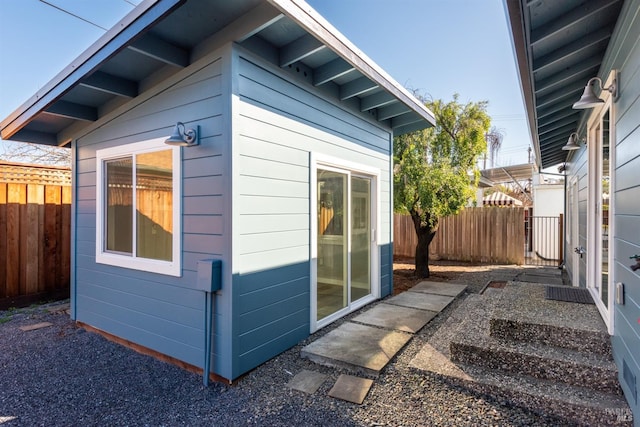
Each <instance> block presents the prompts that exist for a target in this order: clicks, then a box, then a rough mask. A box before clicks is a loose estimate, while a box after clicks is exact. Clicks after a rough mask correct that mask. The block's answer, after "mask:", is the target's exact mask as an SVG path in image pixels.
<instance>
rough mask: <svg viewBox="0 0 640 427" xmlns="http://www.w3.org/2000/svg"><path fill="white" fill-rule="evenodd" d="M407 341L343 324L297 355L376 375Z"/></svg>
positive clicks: (396, 335)
mask: <svg viewBox="0 0 640 427" xmlns="http://www.w3.org/2000/svg"><path fill="white" fill-rule="evenodd" d="M410 339H411V335H409V334H406V333H403V332H396V331H389V330H384V329H379V328H374V327H372V326H366V325H359V324H356V323H351V322H345V323H343V324H342V325H340V326H339V327H337V328H336V329H334V330H333V331H331V332H329V333H328V334H326V335H325V336H323V337H322V338H319V339H317V340H316V341H314V342H312V343H311V344H309V345H307V346H306V347H304V348H303V349H302V351H301V352H300V354H301V356H302V357H306V358H308V359H311V360H312V361H314V362H316V363H319V364H321V365H327V366H336V365H338V366H343V367H345V368H347V369H350V370H355V371H362V372H365V373H367V374H372V375H377V374H378V373H379V372H380V370H382V368H384V367H385V366H386V365H387V363H389V361H390V360H391V359H392V358H393V356H394V355H395V354H396V353H397V352H398V351H400V349H401V348H402V347H404V345H405V344H406V343H407V342H408V341H409V340H410Z"/></svg>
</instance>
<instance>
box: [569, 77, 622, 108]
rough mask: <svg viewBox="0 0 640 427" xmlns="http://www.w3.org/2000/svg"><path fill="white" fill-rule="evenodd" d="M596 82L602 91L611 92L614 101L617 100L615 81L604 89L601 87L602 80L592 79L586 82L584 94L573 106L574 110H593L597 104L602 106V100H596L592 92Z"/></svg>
mask: <svg viewBox="0 0 640 427" xmlns="http://www.w3.org/2000/svg"><path fill="white" fill-rule="evenodd" d="M596 82H599V83H600V87H601V88H602V90H608V91H609V92H611V94H612V95H613V100H614V101H615V100H616V99H617V98H618V81H617V79H613V81H612V82H611V84H610V85H609V86H608V87H604V86H603V85H602V79H601V78H600V77H593V78H592V79H589V81H588V82H587V85H586V86H585V87H584V92H583V93H582V96H581V97H580V99H579V100H578V102H576V103H575V104H573V109H574V110H583V109H585V108H593V107H595V106H597V105H599V104H604V100H603V99H600V98H598V97H597V96H596V94H595V93H594V92H593V87H594V86H595V83H596Z"/></svg>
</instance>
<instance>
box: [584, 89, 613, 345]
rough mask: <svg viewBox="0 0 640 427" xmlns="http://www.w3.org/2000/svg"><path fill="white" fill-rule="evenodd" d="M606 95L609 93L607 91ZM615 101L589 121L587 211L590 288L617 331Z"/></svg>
mask: <svg viewBox="0 0 640 427" xmlns="http://www.w3.org/2000/svg"><path fill="white" fill-rule="evenodd" d="M603 93H605V91H603ZM611 123H612V118H611V99H610V98H609V99H608V100H607V102H606V103H605V104H603V106H602V107H601V108H597V109H595V110H594V112H593V113H592V116H591V118H590V120H589V127H588V129H589V133H588V141H587V142H588V150H589V200H588V212H587V223H588V232H587V243H588V248H587V255H588V259H587V270H588V272H587V288H588V289H589V290H590V291H591V296H592V297H593V299H594V301H595V303H596V306H597V307H598V310H599V311H600V314H601V315H602V318H603V320H604V321H605V323H606V324H607V326H608V327H609V331H610V332H612V331H613V316H612V313H613V309H612V308H613V297H614V295H613V292H612V289H613V287H612V285H611V283H612V277H611V274H610V269H609V266H610V265H611V262H612V254H611V252H610V248H612V247H613V246H612V245H613V234H612V233H611V224H612V222H613V221H610V219H611V220H612V219H613V215H612V204H611V203H610V200H611V197H612V195H613V193H612V191H611V190H612V189H613V185H612V174H611V166H612V165H613V159H612V155H613V149H612V148H613V144H612V141H614V139H613V135H612V131H613V129H612V126H611Z"/></svg>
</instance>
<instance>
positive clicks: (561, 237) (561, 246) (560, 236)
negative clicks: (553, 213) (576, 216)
mask: <svg viewBox="0 0 640 427" xmlns="http://www.w3.org/2000/svg"><path fill="white" fill-rule="evenodd" d="M563 217H564V214H560V216H559V217H558V254H560V256H559V257H558V268H560V267H561V266H562V261H563V260H564V253H563V252H564V251H563V249H564V222H563Z"/></svg>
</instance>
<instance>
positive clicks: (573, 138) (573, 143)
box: [562, 132, 580, 151]
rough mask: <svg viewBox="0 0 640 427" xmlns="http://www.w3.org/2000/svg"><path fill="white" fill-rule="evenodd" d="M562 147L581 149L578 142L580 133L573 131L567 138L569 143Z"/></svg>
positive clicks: (564, 148)
mask: <svg viewBox="0 0 640 427" xmlns="http://www.w3.org/2000/svg"><path fill="white" fill-rule="evenodd" d="M562 149H563V150H565V151H573V150H579V149H580V144H578V134H577V133H575V132H573V133H572V134H571V135H569V139H567V144H566V145H565V146H564V147H562Z"/></svg>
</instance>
